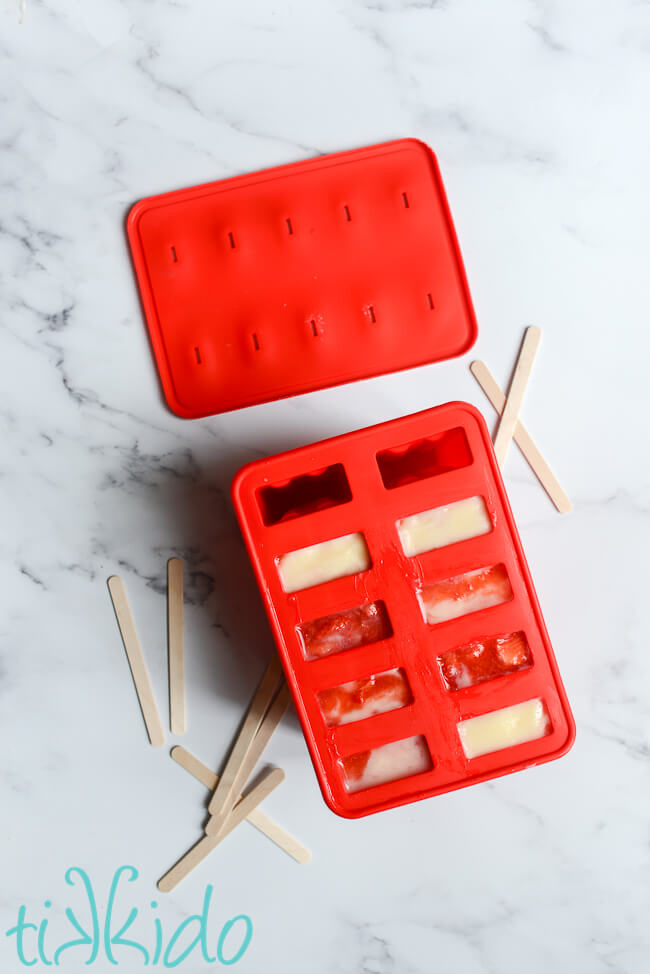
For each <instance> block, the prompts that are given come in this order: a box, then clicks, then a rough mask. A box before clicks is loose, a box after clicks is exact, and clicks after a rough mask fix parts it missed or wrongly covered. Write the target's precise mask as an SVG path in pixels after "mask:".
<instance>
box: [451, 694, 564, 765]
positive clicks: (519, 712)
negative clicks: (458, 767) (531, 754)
mask: <svg viewBox="0 0 650 974" xmlns="http://www.w3.org/2000/svg"><path fill="white" fill-rule="evenodd" d="M456 726H457V728H458V734H459V735H460V741H461V744H462V745H463V751H464V752H465V757H467V758H478V757H480V756H481V755H482V754H491V753H492V751H501V750H503V748H505V747H514V746H515V745H516V744H526V743H527V742H528V741H536V740H537V739H538V738H540V737H545V736H546V734H548V733H550V730H551V721H550V718H549V716H548V713H547V712H546V707H545V706H544V703H543V701H542V700H540V699H539V698H535V699H534V700H526V701H525V702H524V703H516V704H514V706H512V707H504V708H503V709H502V710H493V711H492V713H489V714H481V716H480V717H470V718H469V720H461V722H460V723H459V724H457V725H456Z"/></svg>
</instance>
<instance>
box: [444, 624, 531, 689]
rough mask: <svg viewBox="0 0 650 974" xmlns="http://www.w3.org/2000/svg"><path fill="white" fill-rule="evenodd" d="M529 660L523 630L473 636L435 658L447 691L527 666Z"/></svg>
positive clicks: (493, 678) (494, 677)
mask: <svg viewBox="0 0 650 974" xmlns="http://www.w3.org/2000/svg"><path fill="white" fill-rule="evenodd" d="M532 662H533V660H532V657H531V655H530V649H529V647H528V643H527V642H526V637H525V636H524V634H523V632H510V633H508V634H507V635H505V636H493V637H490V638H488V639H475V640H474V641H473V642H471V643H467V644H466V645H465V646H458V647H457V648H456V649H452V650H451V651H450V652H448V653H444V654H443V655H442V656H439V657H438V666H439V667H440V673H441V674H442V679H443V682H444V684H445V686H446V688H447V689H448V690H464V689H465V688H466V687H473V686H476V684H477V683H485V682H486V681H487V680H495V679H496V678H497V677H499V676H506V675H507V674H509V673H517V672H518V671H519V670H526V669H528V667H529V666H531V665H532Z"/></svg>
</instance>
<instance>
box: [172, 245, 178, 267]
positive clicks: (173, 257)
mask: <svg viewBox="0 0 650 974" xmlns="http://www.w3.org/2000/svg"><path fill="white" fill-rule="evenodd" d="M171 251H172V260H173V261H174V263H175V264H177V263H178V256H177V254H176V247H172V248H171Z"/></svg>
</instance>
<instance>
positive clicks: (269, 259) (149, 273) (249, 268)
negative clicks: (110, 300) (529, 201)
mask: <svg viewBox="0 0 650 974" xmlns="http://www.w3.org/2000/svg"><path fill="white" fill-rule="evenodd" d="M127 229H128V236H129V240H130V245H131V251H132V254H133V261H134V264H135V271H136V276H137V279H138V284H139V287H140V292H141V296H142V302H143V306H144V311H145V316H146V320H147V325H148V328H149V333H150V336H151V341H152V345H153V350H154V354H155V358H156V362H157V366H158V370H159V373H160V377H161V380H162V385H163V390H164V394H165V397H166V399H167V402H168V404H169V406H170V408H171V409H172V410H173V411H174V412H175V413H177V414H178V415H180V416H184V417H199V416H207V415H210V414H212V413H219V412H225V411H227V410H230V409H237V408H240V407H242V406H250V405H253V404H254V403H261V402H267V401H269V400H274V399H279V398H282V397H285V396H292V395H296V394H297V393H303V392H309V391H311V390H314V389H322V388H324V387H327V386H333V385H338V384H340V383H343V382H351V381H353V380H356V379H363V378H368V377H370V376H375V375H381V374H384V373H387V372H395V371H399V370H400V369H406V368H412V367H414V366H418V365H424V364H428V363H430V362H436V361H440V360H442V359H447V358H451V357H453V356H455V355H460V354H462V353H463V352H466V351H467V350H468V348H470V346H471V345H472V343H473V342H474V340H475V338H476V330H477V329H476V320H475V317H474V311H473V308H472V303H471V299H470V296H469V291H468V287H467V281H466V279H465V272H464V269H463V264H462V260H461V256H460V252H459V249H458V243H457V240H456V236H455V233H454V228H453V225H452V222H451V216H450V213H449V207H448V205H447V200H446V198H445V193H444V189H443V186H442V181H441V178H440V172H439V170H438V165H437V162H436V158H435V156H434V154H433V152H432V151H431V149H429V147H428V146H426V145H424V144H423V143H421V142H418V141H416V140H413V139H405V140H400V141H396V142H389V143H386V144H383V145H377V146H372V147H370V148H364V149H358V150H355V151H351V152H342V153H338V154H335V155H328V156H321V157H320V158H316V159H311V160H309V161H307V162H299V163H295V164H293V165H288V166H281V167H279V168H277V169H269V170H266V171H264V172H257V173H252V174H250V175H246V176H239V177H236V178H234V179H226V180H223V181H220V182H215V183H209V184H206V185H204V186H196V187H193V188H192V189H184V190H179V191H177V192H172V193H167V194H164V195H162V196H153V197H150V198H148V199H144V200H141V201H140V202H138V203H136V205H135V206H134V207H133V209H132V210H131V213H130V215H129V219H128V227H127Z"/></svg>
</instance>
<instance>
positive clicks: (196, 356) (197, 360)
mask: <svg viewBox="0 0 650 974" xmlns="http://www.w3.org/2000/svg"><path fill="white" fill-rule="evenodd" d="M194 356H195V358H196V364H197V365H201V352H200V351H199V348H198V346H197V347H196V348H195V349H194Z"/></svg>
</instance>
